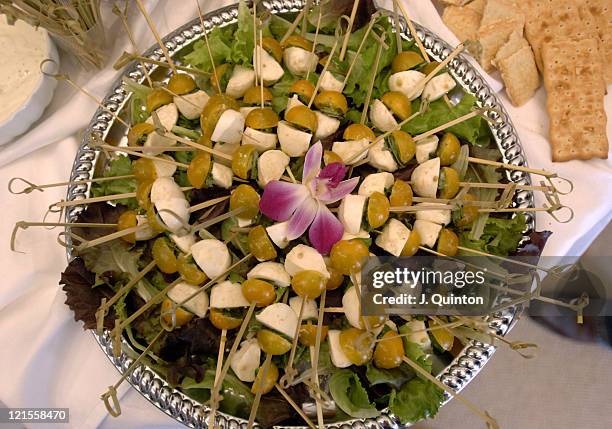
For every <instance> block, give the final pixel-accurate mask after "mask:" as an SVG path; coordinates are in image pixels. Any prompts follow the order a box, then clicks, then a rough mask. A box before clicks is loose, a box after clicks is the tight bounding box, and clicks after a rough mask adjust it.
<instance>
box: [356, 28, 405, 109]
mask: <svg viewBox="0 0 612 429" xmlns="http://www.w3.org/2000/svg"><path fill="white" fill-rule="evenodd" d="M378 24H379V25H380V26H382V27H383V28H384V29H385V34H386V36H387V39H386V43H387V45H388V46H389V47H388V48H387V49H383V51H382V54H381V57H380V63H379V64H378V68H377V69H376V70H374V63H375V62H376V51H377V50H378V42H376V39H374V37H373V36H372V34H370V35H368V39H367V41H366V42H365V44H364V46H363V48H362V50H361V53H360V54H359V56H357V58H355V55H356V53H357V49H358V48H359V44H360V43H361V41H362V39H363V36H364V34H365V31H366V29H367V28H366V27H363V28H361V29H360V30H358V31H356V32H355V33H353V34H352V35H351V37H350V38H349V45H348V46H349V51H348V54H347V59H348V63H349V64H350V63H351V62H352V61H353V59H354V60H355V66H354V67H353V71H352V72H351V75H350V76H349V79H348V82H347V83H346V87H345V89H344V94H345V95H346V96H347V97H350V98H351V99H352V100H353V103H354V104H356V105H357V106H361V105H363V103H364V102H365V99H366V96H367V93H368V89H369V87H370V83H371V81H372V73H376V76H377V79H376V81H375V84H374V88H373V90H372V100H374V99H376V98H379V97H380V96H381V95H382V94H383V93H384V92H385V89H386V90H387V91H388V86H387V81H388V79H385V77H386V76H387V75H388V74H387V73H380V72H381V71H382V70H383V69H385V68H387V67H388V66H389V65H391V62H392V61H393V58H394V57H395V53H396V52H397V42H396V40H395V36H394V34H393V31H392V25H391V24H390V23H389V22H388V20H387V19H382V18H381V19H379V20H378ZM407 46H410V44H407Z"/></svg>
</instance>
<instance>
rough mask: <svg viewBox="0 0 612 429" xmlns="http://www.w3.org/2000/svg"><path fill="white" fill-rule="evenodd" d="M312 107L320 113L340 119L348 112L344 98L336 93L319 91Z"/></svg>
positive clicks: (339, 93)
mask: <svg viewBox="0 0 612 429" xmlns="http://www.w3.org/2000/svg"><path fill="white" fill-rule="evenodd" d="M314 105H315V106H316V108H317V109H319V110H320V111H321V112H323V113H325V114H327V115H329V116H333V117H336V118H340V117H342V116H344V115H345V114H346V112H348V102H347V101H346V97H345V96H344V95H343V94H342V93H341V92H338V91H321V92H320V93H319V94H317V96H316V97H315V99H314Z"/></svg>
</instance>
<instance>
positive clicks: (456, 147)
mask: <svg viewBox="0 0 612 429" xmlns="http://www.w3.org/2000/svg"><path fill="white" fill-rule="evenodd" d="M460 151H461V144H460V143H459V139H458V138H457V136H456V135H454V134H453V133H446V134H444V136H442V140H440V145H439V146H438V157H440V165H451V164H453V163H454V162H455V161H457V158H459V152H460Z"/></svg>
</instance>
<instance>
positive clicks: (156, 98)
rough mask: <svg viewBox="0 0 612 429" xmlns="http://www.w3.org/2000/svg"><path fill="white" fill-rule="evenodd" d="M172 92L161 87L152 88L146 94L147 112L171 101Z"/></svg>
mask: <svg viewBox="0 0 612 429" xmlns="http://www.w3.org/2000/svg"><path fill="white" fill-rule="evenodd" d="M173 99H174V98H173V97H172V94H170V93H169V92H168V91H166V90H164V89H162V88H153V89H152V90H151V92H149V94H148V95H147V112H149V113H151V112H152V111H154V110H157V109H158V108H160V107H161V106H163V105H165V104H170V103H172V101H173Z"/></svg>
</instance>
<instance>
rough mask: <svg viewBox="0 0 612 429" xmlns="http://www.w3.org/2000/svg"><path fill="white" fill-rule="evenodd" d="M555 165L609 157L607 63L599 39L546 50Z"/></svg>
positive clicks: (554, 45) (566, 41)
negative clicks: (605, 72) (604, 68)
mask: <svg viewBox="0 0 612 429" xmlns="http://www.w3.org/2000/svg"><path fill="white" fill-rule="evenodd" d="M542 64H543V68H544V70H543V72H544V84H545V85H546V90H547V91H548V99H547V103H546V104H547V109H548V115H549V117H550V130H549V138H550V144H551V146H552V154H553V161H568V160H572V159H591V158H607V157H608V139H607V136H606V112H605V110H604V92H605V88H604V86H603V85H602V79H603V62H602V60H601V56H600V55H599V52H598V41H597V39H596V38H587V39H576V38H572V39H569V38H565V39H561V38H557V39H555V40H553V41H551V42H548V43H545V44H544V45H543V47H542Z"/></svg>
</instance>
